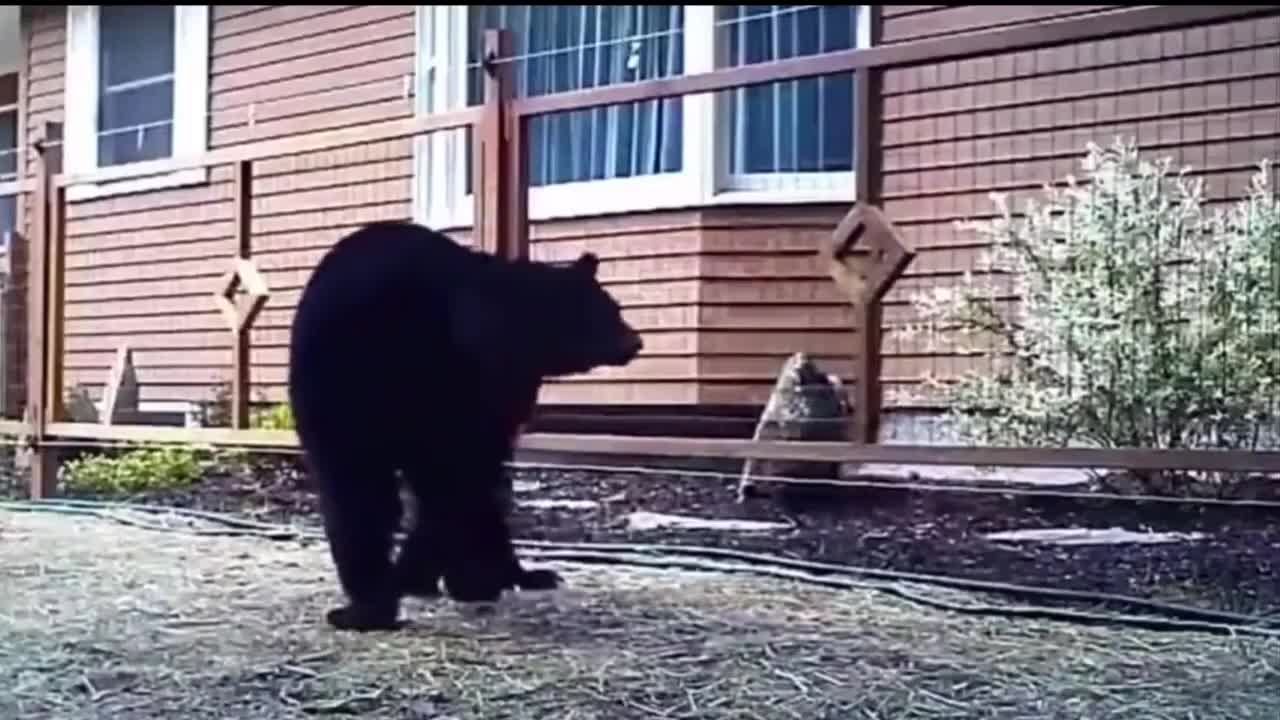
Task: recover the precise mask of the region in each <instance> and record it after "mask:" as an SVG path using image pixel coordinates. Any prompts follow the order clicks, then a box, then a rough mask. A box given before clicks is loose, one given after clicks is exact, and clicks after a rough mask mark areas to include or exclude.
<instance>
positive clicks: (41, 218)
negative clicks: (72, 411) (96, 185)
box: [26, 122, 66, 500]
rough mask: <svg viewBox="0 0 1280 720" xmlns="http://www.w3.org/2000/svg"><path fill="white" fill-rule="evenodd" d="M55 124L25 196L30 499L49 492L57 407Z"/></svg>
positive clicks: (59, 202) (59, 192) (39, 149)
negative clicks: (50, 440) (28, 214)
mask: <svg viewBox="0 0 1280 720" xmlns="http://www.w3.org/2000/svg"><path fill="white" fill-rule="evenodd" d="M60 136H61V127H60V126H59V125H58V124H57V123H52V122H46V123H45V124H44V125H43V126H42V128H41V133H40V136H39V137H38V139H37V140H36V142H35V143H34V147H35V150H36V186H35V192H34V194H33V197H32V199H31V207H32V221H31V252H30V254H29V256H28V257H29V260H30V268H29V270H28V273H27V278H28V293H29V294H28V296H27V388H26V390H27V413H26V414H27V419H28V422H29V423H30V424H31V439H30V443H31V459H30V470H31V486H30V495H31V497H32V498H33V499H37V500H38V499H40V498H45V497H49V496H51V495H53V494H54V490H55V488H56V486H57V477H58V458H57V449H56V448H52V447H49V446H48V445H46V444H45V437H46V430H47V428H48V425H49V423H51V422H55V421H57V420H58V419H59V417H60V409H61V407H62V393H61V391H62V379H61V378H62V352H61V347H62V342H61V340H62V338H61V335H62V320H61V319H62V307H61V302H62V295H63V293H62V287H63V277H62V275H63V274H62V272H61V268H62V261H63V258H62V254H63V253H62V237H63V234H64V233H63V230H64V228H63V218H64V216H65V212H64V210H65V207H64V205H65V202H66V194H65V192H64V190H63V189H62V188H59V187H57V186H56V185H55V183H54V178H55V175H56V174H57V169H58V168H59V166H60V165H61V161H62V152H61V149H60V147H61V143H60V142H59V140H60Z"/></svg>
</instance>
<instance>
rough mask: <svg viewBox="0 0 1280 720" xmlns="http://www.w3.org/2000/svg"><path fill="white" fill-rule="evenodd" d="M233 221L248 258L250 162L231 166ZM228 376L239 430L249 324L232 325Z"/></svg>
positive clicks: (245, 396) (244, 415)
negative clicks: (233, 330)
mask: <svg viewBox="0 0 1280 720" xmlns="http://www.w3.org/2000/svg"><path fill="white" fill-rule="evenodd" d="M235 194H236V195H235V197H236V199H235V203H236V209H235V222H236V257H237V258H238V259H240V260H249V258H250V255H251V253H252V252H253V235H252V233H253V229H252V228H253V163H252V162H250V161H248V160H243V161H241V162H238V163H236V168H235ZM233 342H234V345H235V346H234V350H233V356H232V367H233V370H232V371H233V373H234V374H233V375H232V379H231V427H232V428H234V429H236V430H243V429H245V428H247V427H249V385H250V382H251V378H250V376H249V370H250V368H251V367H252V366H251V364H250V357H249V351H250V349H251V348H252V342H251V340H250V333H249V327H248V325H247V324H241V325H240V326H238V327H237V328H236V329H235V336H234V340H233Z"/></svg>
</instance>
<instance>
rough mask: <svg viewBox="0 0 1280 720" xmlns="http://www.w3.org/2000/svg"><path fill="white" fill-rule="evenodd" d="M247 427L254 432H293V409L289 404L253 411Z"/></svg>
mask: <svg viewBox="0 0 1280 720" xmlns="http://www.w3.org/2000/svg"><path fill="white" fill-rule="evenodd" d="M249 427H252V428H254V429H255V430H293V429H294V425H293V408H291V407H290V406H289V403H280V404H278V405H273V406H271V407H270V408H268V409H266V410H258V411H255V412H254V413H253V416H252V417H251V418H250V419H249Z"/></svg>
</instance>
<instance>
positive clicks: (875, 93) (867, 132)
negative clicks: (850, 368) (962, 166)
mask: <svg viewBox="0 0 1280 720" xmlns="http://www.w3.org/2000/svg"><path fill="white" fill-rule="evenodd" d="M867 19H868V22H870V24H871V27H870V28H869V33H870V37H871V45H872V47H875V46H876V45H878V44H879V40H880V6H879V5H872V6H870V7H869V8H868V10H867ZM882 74H883V71H882V70H881V69H880V68H874V67H871V68H866V69H864V70H860V71H858V72H857V73H856V74H855V76H854V83H855V85H856V92H855V93H854V109H853V117H854V144H853V147H854V183H855V188H854V190H855V193H856V201H857V202H858V203H859V204H868V205H875V206H878V205H879V204H880V189H881V183H882V180H883V177H882V175H881V153H882V147H881V143H880V123H881V121H882V118H883V114H882V113H881V100H882V96H881V93H880V80H881V76H882ZM855 312H856V313H857V317H856V318H855V319H854V324H855V328H856V332H857V334H858V339H859V348H858V362H857V365H856V368H857V370H856V372H857V375H858V377H857V381H858V383H857V398H856V400H855V402H854V422H853V437H852V440H853V441H854V442H856V443H875V442H876V441H877V440H879V437H880V413H881V409H882V408H881V404H882V402H883V400H882V397H881V391H880V365H881V363H880V352H881V324H882V323H883V322H884V312H883V309H882V308H881V304H880V299H879V298H871V297H869V298H867V299H866V301H865V302H862V303H859V304H858V305H857V306H856V308H855Z"/></svg>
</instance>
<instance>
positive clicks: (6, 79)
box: [0, 73, 18, 183]
mask: <svg viewBox="0 0 1280 720" xmlns="http://www.w3.org/2000/svg"><path fill="white" fill-rule="evenodd" d="M17 177H18V75H17V73H9V74H8V75H0V183H6V182H13V181H14V180H16V179H17Z"/></svg>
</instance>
